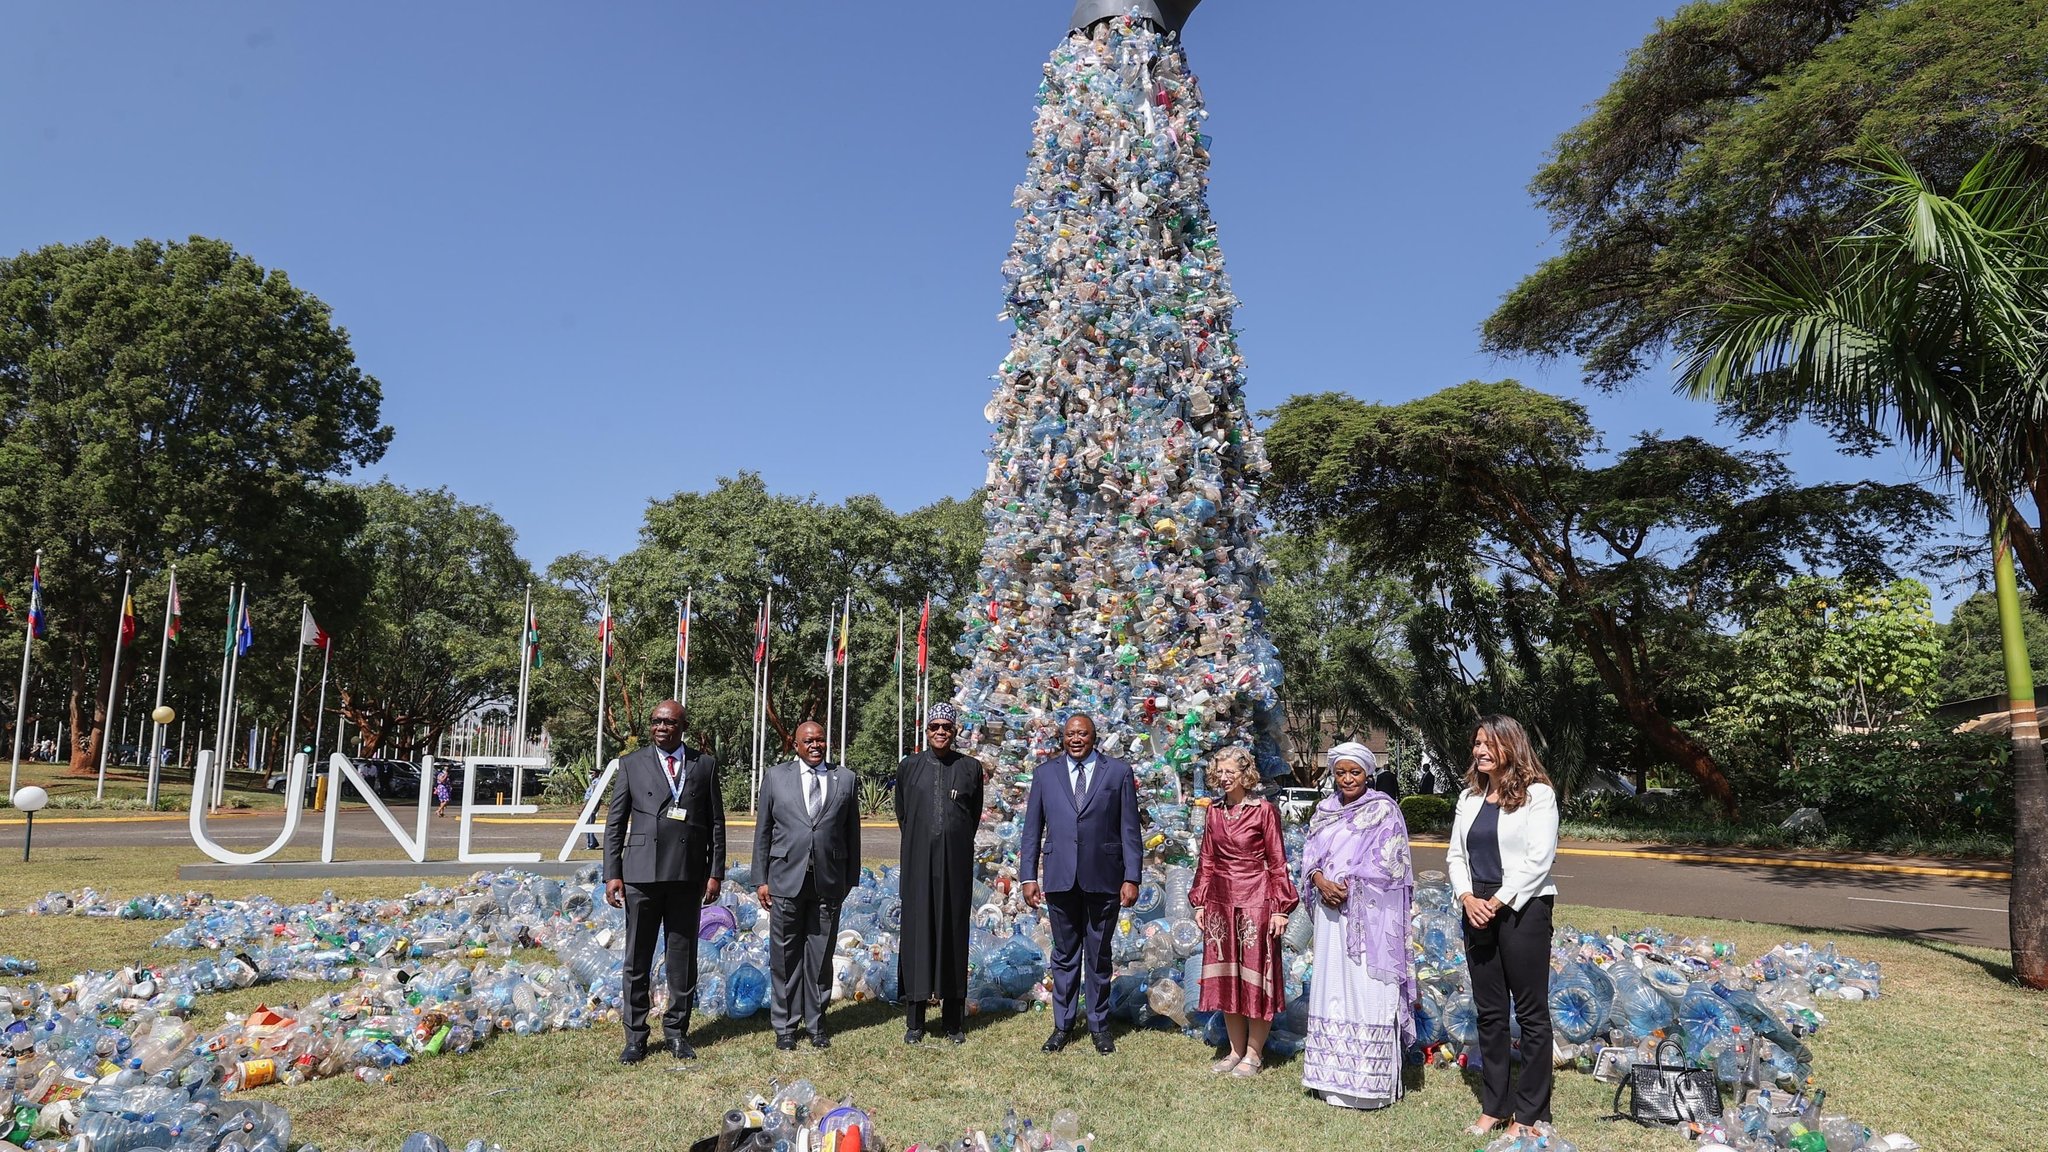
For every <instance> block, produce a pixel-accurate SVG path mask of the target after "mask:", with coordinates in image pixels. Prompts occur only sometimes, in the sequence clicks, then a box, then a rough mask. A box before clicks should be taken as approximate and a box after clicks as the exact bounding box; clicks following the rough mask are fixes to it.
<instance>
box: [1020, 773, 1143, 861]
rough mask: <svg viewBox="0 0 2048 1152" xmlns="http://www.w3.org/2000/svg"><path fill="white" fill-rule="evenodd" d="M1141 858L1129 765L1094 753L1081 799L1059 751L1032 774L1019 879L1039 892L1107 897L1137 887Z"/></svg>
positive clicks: (1134, 783)
mask: <svg viewBox="0 0 2048 1152" xmlns="http://www.w3.org/2000/svg"><path fill="white" fill-rule="evenodd" d="M1041 846H1042V850H1043V862H1044V865H1045V870H1044V875H1043V876H1041V875H1040V874H1039V864H1040V855H1041ZM1144 855H1145V853H1144V846H1143V845H1142V844H1140V843H1139V841H1138V785H1137V779H1136V778H1135V777H1134V776H1132V775H1131V766H1130V765H1128V764H1126V763H1124V762H1123V761H1121V760H1119V759H1117V758H1116V757H1114V756H1105V755H1103V754H1102V753H1101V752H1097V753H1096V754H1095V773H1094V775H1093V776H1092V777H1090V778H1089V781H1088V794H1087V795H1086V796H1078V797H1077V796H1075V795H1074V781H1073V779H1072V777H1070V776H1068V774H1067V756H1066V753H1064V752H1062V753H1060V754H1059V755H1058V756H1055V757H1053V758H1052V759H1050V760H1047V761H1046V762H1045V763H1043V764H1040V765H1039V766H1038V767H1037V768H1034V769H1032V771H1031V799H1030V800H1029V801H1028V802H1026V804H1025V806H1024V832H1023V846H1022V849H1021V854H1020V859H1019V860H1018V867H1017V878H1018V879H1019V880H1037V881H1038V882H1039V886H1040V887H1042V888H1044V889H1045V890H1046V891H1047V892H1067V891H1072V890H1074V889H1079V890H1081V891H1083V892H1094V893H1105V892H1115V891H1116V890H1117V889H1118V888H1119V887H1121V886H1123V885H1125V884H1136V883H1137V882H1138V870H1139V867H1140V862H1141V861H1142V860H1143V858H1144Z"/></svg>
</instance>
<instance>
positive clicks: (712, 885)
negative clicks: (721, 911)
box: [704, 876, 724, 904]
mask: <svg viewBox="0 0 2048 1152" xmlns="http://www.w3.org/2000/svg"><path fill="white" fill-rule="evenodd" d="M723 884H724V881H722V880H720V879H719V878H718V877H716V876H713V877H712V878H710V879H709V880H706V881H704V902H705V903H706V904H716V903H718V890H719V888H720V887H721V886H723Z"/></svg>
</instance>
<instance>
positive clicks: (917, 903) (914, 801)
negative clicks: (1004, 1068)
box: [896, 703, 982, 1044]
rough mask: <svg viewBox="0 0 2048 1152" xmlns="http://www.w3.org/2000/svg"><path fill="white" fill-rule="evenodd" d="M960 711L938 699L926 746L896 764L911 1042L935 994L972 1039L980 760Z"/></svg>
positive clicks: (902, 974) (945, 1014)
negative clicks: (966, 739)
mask: <svg viewBox="0 0 2048 1152" xmlns="http://www.w3.org/2000/svg"><path fill="white" fill-rule="evenodd" d="M957 716H958V714H957V713H956V712H955V711H954V710H953V706H952V705H951V704H943V703H942V704H934V705H932V708H931V716H930V719H929V720H928V722H927V724H926V726H925V733H926V747H925V749H924V750H923V751H921V752H914V753H912V754H910V755H909V756H905V757H904V758H903V763H901V764H899V765H897V767H896V824H897V826H898V827H899V828H901V829H902V832H903V846H902V850H901V853H900V858H901V861H902V869H903V936H902V942H901V945H900V947H899V948H898V949H897V953H896V955H897V965H898V969H897V972H898V979H899V982H900V983H901V985H902V989H903V999H904V1002H905V1003H906V1004H908V1005H909V1008H910V1018H909V1028H908V1030H907V1031H905V1032H904V1033H903V1042H904V1043H905V1044H916V1043H919V1042H921V1041H922V1040H923V1039H924V1014H925V1006H926V1005H927V1004H928V1003H930V1002H931V1001H932V1000H934V999H936V1000H938V1001H939V1011H940V1015H941V1017H942V1018H943V1021H944V1025H945V1029H946V1036H947V1038H948V1039H950V1040H952V1041H953V1043H955V1044H961V1043H964V1042H966V1040H967V1034H966V1031H965V1027H966V1024H965V1018H966V1015H967V937H968V928H969V920H970V917H971V916H972V914H973V900H974V833H975V832H976V830H978V829H979V828H980V827H981V784H982V780H981V776H982V767H981V761H979V760H976V759H975V758H974V757H972V756H966V755H963V754H961V753H960V752H959V751H958V750H957V749H955V748H954V747H953V738H954V736H956V735H957V734H958V733H959V725H958V719H957Z"/></svg>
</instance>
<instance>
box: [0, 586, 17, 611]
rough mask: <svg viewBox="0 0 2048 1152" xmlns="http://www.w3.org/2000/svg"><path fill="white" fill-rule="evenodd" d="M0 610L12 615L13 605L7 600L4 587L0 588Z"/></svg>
mask: <svg viewBox="0 0 2048 1152" xmlns="http://www.w3.org/2000/svg"><path fill="white" fill-rule="evenodd" d="M0 612H4V613H6V614H7V615H9V616H12V615H14V606H13V605H12V604H9V603H8V602H7V592H6V591H5V590H4V589H0Z"/></svg>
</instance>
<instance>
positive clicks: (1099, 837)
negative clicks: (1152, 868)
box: [1017, 715, 1144, 1056]
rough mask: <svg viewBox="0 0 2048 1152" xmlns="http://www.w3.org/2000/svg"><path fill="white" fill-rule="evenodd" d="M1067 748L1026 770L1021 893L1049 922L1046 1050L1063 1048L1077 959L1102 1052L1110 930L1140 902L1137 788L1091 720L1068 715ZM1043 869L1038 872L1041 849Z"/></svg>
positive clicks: (1110, 1045) (1076, 984)
mask: <svg viewBox="0 0 2048 1152" xmlns="http://www.w3.org/2000/svg"><path fill="white" fill-rule="evenodd" d="M1060 743H1061V744H1062V745H1064V746H1065V747H1066V750H1067V751H1066V755H1064V756H1055V757H1053V758H1052V759H1050V760H1047V761H1046V762H1045V763H1043V764H1040V765H1039V766H1038V767H1037V768H1036V769H1034V770H1033V771H1032V773H1031V799H1030V800H1029V801H1027V802H1026V803H1025V806H1024V831H1023V845H1022V849H1021V851H1020V853H1019V857H1020V858H1019V860H1018V867H1017V876H1018V878H1019V879H1021V880H1022V881H1024V899H1025V901H1026V902H1027V903H1029V904H1030V905H1031V906H1032V907H1034V908H1036V907H1038V906H1040V905H1045V906H1046V919H1047V921H1048V922H1049V923H1050V924H1051V926H1052V1035H1051V1036H1050V1037H1048V1038H1047V1039H1046V1042H1045V1050H1046V1051H1047V1052H1058V1051H1059V1050H1060V1049H1062V1048H1065V1047H1066V1046H1067V1039H1068V1035H1069V1033H1070V1032H1071V1031H1072V1029H1073V1026H1074V997H1075V993H1076V992H1078V991H1079V990H1080V986H1081V979H1082V967H1083V962H1084V961H1085V962H1086V967H1087V980H1088V1034H1089V1035H1090V1036H1091V1037H1093V1038H1094V1041H1095V1050H1096V1051H1097V1052H1100V1053H1101V1054H1103V1055H1104V1056H1107V1055H1109V1054H1110V1053H1111V1052H1114V1051H1116V1044H1115V1043H1114V1042H1113V1041H1111V1040H1110V1038H1109V976H1110V971H1111V967H1110V962H1109V935H1110V932H1111V931H1112V930H1114V929H1115V927H1116V913H1117V908H1118V907H1119V906H1122V907H1125V908H1129V907H1130V906H1131V905H1132V904H1135V903H1136V902H1137V900H1138V869H1139V867H1140V862H1141V861H1142V859H1143V857H1144V847H1143V845H1142V844H1140V843H1139V841H1138V787H1137V780H1136V778H1135V777H1133V776H1132V775H1131V766H1130V765H1128V764H1126V763H1124V762H1123V761H1121V760H1119V759H1117V758H1116V757H1114V756H1104V755H1101V754H1100V753H1098V752H1096V750H1095V721H1093V720H1091V719H1090V718H1088V717H1087V716H1081V715H1077V716H1073V717H1071V718H1069V719H1068V720H1067V724H1066V727H1065V729H1063V730H1062V732H1061V736H1060ZM1041 854H1042V855H1043V858H1044V865H1045V870H1044V873H1043V875H1042V876H1041V874H1040V872H1039V863H1040V856H1041Z"/></svg>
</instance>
